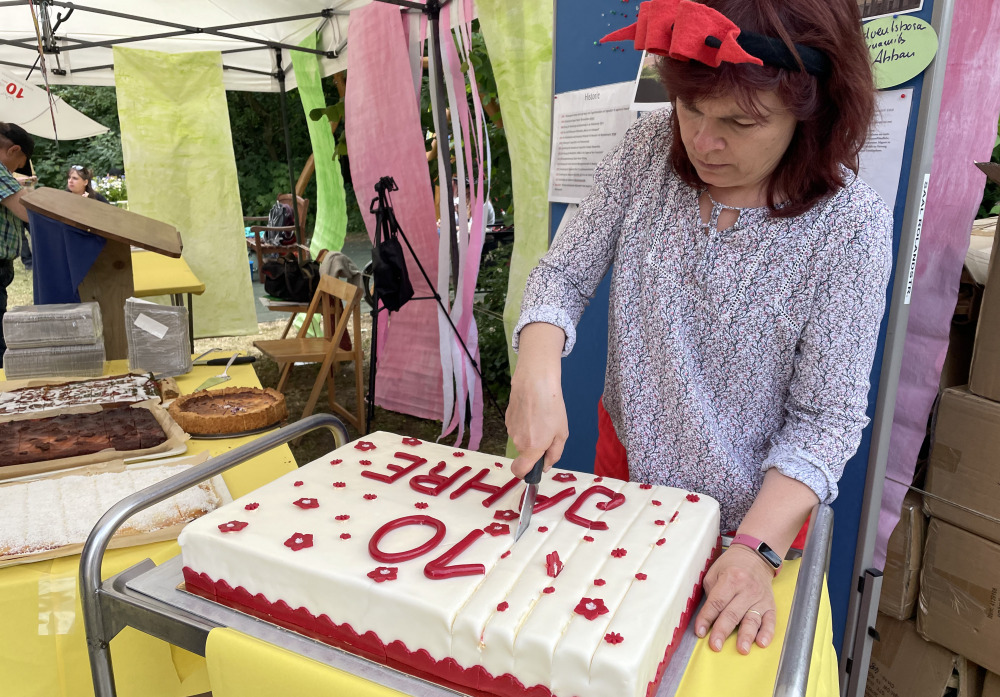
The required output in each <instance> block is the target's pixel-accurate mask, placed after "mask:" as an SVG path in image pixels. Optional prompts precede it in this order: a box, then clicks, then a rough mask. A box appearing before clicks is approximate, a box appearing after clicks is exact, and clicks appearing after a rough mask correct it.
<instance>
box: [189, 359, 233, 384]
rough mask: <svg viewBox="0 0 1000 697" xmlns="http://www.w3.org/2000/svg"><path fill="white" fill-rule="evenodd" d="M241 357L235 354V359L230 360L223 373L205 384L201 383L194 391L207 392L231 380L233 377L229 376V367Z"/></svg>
mask: <svg viewBox="0 0 1000 697" xmlns="http://www.w3.org/2000/svg"><path fill="white" fill-rule="evenodd" d="M239 355H240V354H238V353H234V354H233V357H232V358H230V359H229V362H228V363H226V367H225V369H223V371H222V372H221V373H219V374H218V375H216V376H215V377H211V378H209V379H208V380H206V381H205V382H203V383H201V384H200V385H198V386H197V387H196V388H194V391H195V392H198V391H200V390H207V389H208V388H209V387H215V386H216V385H218V384H219V383H220V382H226V381H227V380H230V379H231V376H230V375H229V366H231V365H232V364H233V362H234V361H235V360H236V357H237V356H239Z"/></svg>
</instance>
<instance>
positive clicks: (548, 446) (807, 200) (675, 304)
mask: <svg viewBox="0 0 1000 697" xmlns="http://www.w3.org/2000/svg"><path fill="white" fill-rule="evenodd" d="M605 38H606V39H607V40H614V41H617V40H625V39H629V40H634V42H635V46H636V48H637V49H645V50H647V51H650V52H652V53H656V54H659V55H660V56H661V58H660V76H661V80H662V82H663V84H664V86H665V87H666V89H667V92H668V94H670V95H671V100H672V107H671V108H667V109H664V110H662V111H659V112H654V113H652V114H649V115H646V116H644V117H643V118H640V120H639V121H638V122H637V123H636V124H635V125H633V126H632V128H630V129H629V131H628V133H627V134H626V136H625V138H624V140H623V142H622V143H621V144H620V145H619V146H618V147H617V149H616V150H615V151H613V152H612V153H611V154H610V155H609V156H608V157H607V158H606V159H605V160H604V162H602V164H601V165H600V166H599V167H598V169H597V171H596V173H595V177H594V187H593V189H592V191H591V193H590V194H589V195H588V197H587V198H586V199H585V200H584V201H583V202H582V203H581V205H580V208H579V212H578V213H577V215H576V217H575V218H574V219H573V221H572V222H571V223H570V224H569V225H568V226H567V228H566V229H565V230H564V231H563V232H562V233H561V234H560V235H559V236H557V237H556V239H555V240H554V241H553V243H552V247H551V249H550V250H549V252H548V253H547V254H546V255H545V256H544V257H543V258H542V260H541V261H540V263H539V265H538V267H537V268H536V269H535V270H534V271H533V272H532V274H531V276H530V277H529V279H528V282H527V287H526V289H525V294H524V301H523V304H522V308H521V317H520V321H519V323H518V325H517V327H516V329H515V336H514V344H515V348H516V349H518V352H519V360H518V364H517V369H516V371H515V373H514V377H513V380H512V390H511V399H510V407H509V408H508V411H507V427H508V429H509V432H510V435H511V437H512V439H513V441H514V444H515V445H516V446H517V448H518V451H519V452H520V456H519V457H518V458H517V459H516V460H515V461H514V463H513V465H512V468H513V470H514V472H515V473H516V474H518V475H519V476H523V475H524V474H525V473H526V472H527V471H529V470H530V469H531V467H532V465H533V464H534V463H535V462H536V461H537V460H538V459H539V458H541V457H543V456H544V459H545V465H546V467H550V466H551V465H553V464H554V463H556V462H557V461H558V460H559V457H560V455H561V453H562V449H563V444H564V443H565V441H566V439H567V437H568V427H567V420H566V410H565V405H564V403H563V399H562V393H561V386H560V357H561V356H565V355H567V354H568V353H569V352H570V351H571V350H572V348H573V344H574V341H575V339H576V332H575V327H576V324H577V322H578V321H579V319H580V316H581V315H582V313H583V310H584V307H585V306H586V305H587V302H588V299H589V298H590V297H592V296H593V294H594V292H595V289H596V288H597V286H598V284H599V283H600V282H601V280H602V278H603V277H604V275H605V274H606V273H607V272H608V270H609V269H612V270H611V299H610V311H609V318H608V325H609V329H608V362H607V370H606V377H605V386H604V394H603V397H602V399H601V403H600V405H599V406H598V409H599V424H600V432H599V440H598V445H597V458H596V462H595V471H596V473H598V474H602V475H607V476H613V477H619V478H622V479H632V480H636V481H642V482H648V483H651V484H658V485H668V486H676V487H681V488H687V489H692V490H695V491H700V492H703V493H705V494H708V495H710V496H712V497H714V498H716V499H717V500H718V501H719V503H720V504H721V508H722V526H723V530H725V531H734V532H735V533H737V537H736V538H735V541H734V544H733V545H732V546H731V547H730V548H729V549H728V550H727V551H726V552H725V553H723V554H722V556H721V557H720V558H719V559H718V560H717V561H716V562H715V564H714V565H713V566H712V568H711V569H710V570H709V572H708V574H706V577H705V590H706V593H707V601H706V603H705V606H704V608H703V609H702V611H701V613H700V614H699V615H698V616H697V617H696V619H695V630H696V632H697V634H698V635H699V636H706V635H709V643H710V646H711V647H712V648H713V649H715V650H720V649H721V647H722V643H723V641H724V640H725V638H726V637H727V636H728V635H729V634H730V633H731V632H732V631H733V630H734V629H737V628H738V636H737V648H738V650H739V651H740V652H742V653H747V652H749V650H750V647H751V645H752V644H753V643H754V642H756V643H757V645H758V646H761V647H765V646H767V645H768V644H769V643H770V642H771V640H772V639H773V637H774V629H775V621H776V617H775V603H774V596H773V592H772V590H771V582H772V580H773V578H774V576H775V575H776V574H777V572H778V568H776V567H775V566H774V564H773V563H772V562H774V563H780V559H781V558H783V557H784V554H785V553H786V551H787V550H788V548H789V547H790V546H791V544H792V542H793V540H794V538H795V536H796V533H798V531H799V530H800V528H801V527H802V525H803V523H804V522H805V520H806V518H807V516H808V514H809V512H810V511H811V510H812V508H813V506H814V505H815V504H816V502H817V501H822V502H830V501H832V500H833V499H834V498H835V497H836V496H837V481H838V480H839V479H840V476H841V474H842V473H843V469H844V465H845V463H846V462H847V460H848V459H849V458H850V457H851V456H852V455H853V454H854V453H855V451H856V449H857V447H858V443H859V441H860V437H861V431H862V429H863V428H864V426H865V425H866V424H867V417H866V415H865V413H866V408H867V404H868V389H869V383H868V377H869V373H870V371H871V366H872V361H873V356H874V351H875V346H876V341H877V335H878V328H879V323H880V321H881V317H882V313H883V309H884V303H885V287H886V283H887V280H888V277H889V273H890V270H891V266H892V261H891V238H892V219H891V214H890V212H889V210H888V209H887V208H886V206H885V204H884V203H883V202H882V200H881V199H880V198H879V196H878V195H877V194H876V193H875V192H874V191H873V190H872V189H871V188H870V187H868V186H867V185H866V184H865V183H864V182H862V181H861V180H859V179H858V178H857V170H858V153H859V151H860V148H861V146H862V144H863V142H864V140H865V138H866V136H867V133H868V127H869V122H870V120H871V118H872V115H873V112H874V85H873V80H872V74H871V67H870V63H869V58H868V50H867V47H866V45H865V41H864V38H863V35H862V32H861V19H860V16H859V12H858V7H857V3H856V2H855V1H854V0H795V1H794V2H793V1H792V0H706V2H705V3H704V4H700V3H696V2H691V1H689V0H650V1H649V2H646V3H643V4H642V5H641V7H640V12H639V15H638V21H637V23H636V24H635V25H632V26H631V27H627V28H625V29H624V30H622V31H619V32H615V34H612V35H609V36H608V37H605ZM772 551H773V554H769V552H772Z"/></svg>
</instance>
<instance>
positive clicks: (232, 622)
mask: <svg viewBox="0 0 1000 697" xmlns="http://www.w3.org/2000/svg"><path fill="white" fill-rule="evenodd" d="M126 574H128V572H127V571H126V572H123V574H122V575H126ZM183 582H184V576H183V573H182V562H181V558H180V557H179V556H177V557H174V558H173V559H170V560H168V561H166V562H164V563H162V564H160V565H159V566H154V567H152V568H151V569H149V570H148V571H145V572H143V573H140V574H138V575H135V576H133V577H131V578H128V580H126V581H125V584H124V585H125V588H126V589H127V591H131V592H134V593H138V594H140V595H142V596H145V597H146V598H147V599H148V600H149V601H151V602H153V603H155V605H156V606H157V607H158V610H157V611H158V612H160V613H162V614H163V615H164V616H166V617H172V618H173V619H175V620H177V621H179V622H184V621H185V618H186V617H190V616H194V617H197V618H200V619H201V620H202V621H203V622H204V623H207V624H213V625H215V626H218V627H229V628H232V629H235V630H237V631H239V632H242V633H244V634H247V635H248V636H252V637H255V638H257V639H260V640H261V641H266V642H268V643H270V644H274V645H275V646H280V647H282V648H284V649H287V650H289V651H293V652H294V653H297V654H299V655H302V656H305V657H307V658H311V659H313V660H315V661H319V662H320V663H324V664H326V665H328V666H331V667H333V668H337V669H338V670H343V671H345V672H347V673H351V674H353V675H356V676H358V677H360V678H363V679H365V680H368V681H370V682H373V683H375V684H377V685H381V686H383V687H387V688H390V689H393V690H397V691H399V692H402V693H403V694H407V695H413V696H414V697H446V696H447V695H461V694H463V693H462V692H460V691H456V690H453V689H450V688H446V687H442V686H441V685H437V684H435V683H431V682H427V681H426V680H422V679H420V678H417V677H414V676H412V675H409V674H407V673H403V672H401V671H398V670H396V669H394V668H391V667H389V666H386V665H382V664H381V663H375V662H373V661H369V660H367V659H365V658H362V657H360V656H356V655H354V654H352V653H350V652H348V651H344V650H342V649H338V648H336V647H333V646H330V645H329V644H325V643H323V642H321V641H318V640H316V639H311V638H309V637H307V636H305V635H302V634H299V633H297V632H294V631H291V630H289V629H285V628H284V627H279V626H278V625H275V624H271V623H270V622H266V621H264V620H261V619H258V618H256V617H253V616H251V615H248V614H245V613H242V612H239V611H238V610H233V609H232V608H229V607H226V606H225V605H221V604H219V603H216V602H213V601H211V600H206V599H205V598H202V597H200V596H197V595H194V594H192V593H188V592H186V591H184V590H181V586H182V585H183ZM702 602H704V601H702ZM700 608H701V604H699V605H698V608H697V609H696V610H695V613H694V614H692V616H691V619H692V621H691V622H689V623H688V627H687V629H686V630H685V631H684V634H683V635H682V637H681V640H680V644H678V646H677V650H676V651H674V655H673V658H672V659H671V661H670V663H669V665H668V666H667V669H666V670H665V671H664V674H663V679H662V680H661V681H660V687H659V689H658V690H657V692H656V696H655V697H674V695H675V694H676V692H677V687H678V686H679V685H680V682H681V678H682V677H683V676H684V671H685V670H686V669H687V665H688V662H689V661H690V660H691V654H692V652H693V651H694V647H695V644H696V643H697V641H698V638H697V637H696V636H695V634H694V621H693V620H694V617H696V616H697V612H698V610H700ZM165 638H167V639H168V640H169V637H165Z"/></svg>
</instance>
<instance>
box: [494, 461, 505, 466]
mask: <svg viewBox="0 0 1000 697" xmlns="http://www.w3.org/2000/svg"><path fill="white" fill-rule="evenodd" d="M493 466H494V467H503V463H502V462H494V463H493Z"/></svg>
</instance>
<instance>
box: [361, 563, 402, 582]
mask: <svg viewBox="0 0 1000 697" xmlns="http://www.w3.org/2000/svg"><path fill="white" fill-rule="evenodd" d="M397 571H399V567H398V566H379V567H377V568H376V569H375V570H374V571H369V572H368V578H370V579H371V580H373V581H374V582H375V583H385V582H386V581H395V580H396V572H397Z"/></svg>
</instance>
